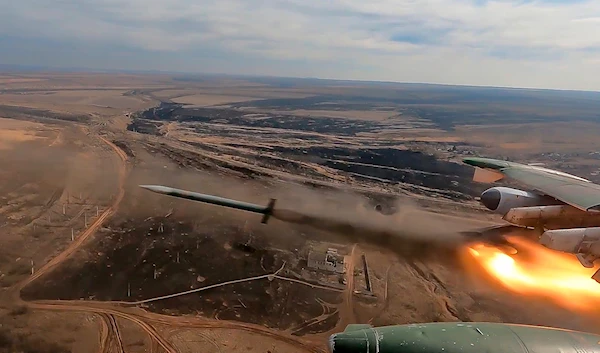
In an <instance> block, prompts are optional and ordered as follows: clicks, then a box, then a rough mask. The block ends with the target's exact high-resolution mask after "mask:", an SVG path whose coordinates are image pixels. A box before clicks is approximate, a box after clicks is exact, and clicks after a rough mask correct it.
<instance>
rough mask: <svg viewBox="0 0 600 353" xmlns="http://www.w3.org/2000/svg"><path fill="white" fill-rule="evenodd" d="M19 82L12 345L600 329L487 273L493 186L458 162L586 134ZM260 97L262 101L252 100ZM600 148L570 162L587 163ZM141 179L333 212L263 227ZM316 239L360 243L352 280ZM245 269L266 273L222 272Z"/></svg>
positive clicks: (252, 346) (108, 84)
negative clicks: (473, 258) (486, 189)
mask: <svg viewBox="0 0 600 353" xmlns="http://www.w3.org/2000/svg"><path fill="white" fill-rule="evenodd" d="M0 82H2V84H3V85H4V86H5V87H4V88H3V91H2V92H1V94H0V116H3V117H6V118H2V119H0V200H1V201H2V202H1V203H0V233H1V234H2V237H1V238H0V285H1V286H2V289H1V291H0V324H1V325H2V326H1V329H2V330H0V338H3V339H2V340H0V342H8V343H4V344H6V345H9V346H10V347H11V348H12V349H13V350H19V349H21V350H25V349H29V348H30V347H34V348H32V349H37V350H31V351H39V352H69V351H71V352H92V351H98V352H110V351H121V352H123V351H127V352H147V351H161V350H162V351H166V352H192V351H199V350H201V351H219V352H221V351H223V350H225V349H228V350H232V349H233V350H240V349H241V350H248V351H257V352H258V351H260V352H278V351H283V350H285V351H291V352H296V351H297V352H323V351H324V350H325V347H326V342H327V341H326V338H327V335H329V334H331V333H333V332H337V331H340V330H343V329H344V327H345V325H347V324H350V323H372V324H374V325H389V324H403V323H410V322H430V321H459V320H460V321H497V322H514V323H525V324H539V325H549V326H558V327H564V328H572V329H583V330H587V331H590V330H591V331H594V329H593V327H598V326H597V323H598V322H597V319H595V317H594V315H582V314H581V313H575V312H570V311H569V310H568V309H566V308H564V307H561V306H559V305H557V304H555V303H554V302H552V301H550V300H547V299H542V298H537V297H523V296H521V295H517V294H515V293H512V292H510V291H508V290H506V289H503V288H502V287H500V286H499V285H498V284H497V283H494V282H493V281H491V280H490V279H489V278H486V277H485V276H483V275H482V274H481V273H477V271H469V269H470V268H471V269H472V268H473V267H474V263H472V262H469V261H468V260H467V259H466V258H465V256H464V255H465V254H464V247H462V246H461V245H460V244H459V243H458V242H455V241H454V239H455V238H454V236H455V234H456V232H457V231H458V230H467V229H471V228H476V227H481V226H483V225H489V224H495V223H499V219H498V217H496V216H493V215H491V214H489V213H487V212H485V211H484V210H483V208H482V207H481V206H480V205H479V204H478V203H477V202H475V201H474V200H473V196H476V195H478V194H479V193H480V192H481V191H482V190H483V189H482V186H480V185H475V184H473V183H471V181H470V180H469V178H470V174H469V172H470V169H469V168H468V167H465V166H464V165H460V164H457V163H453V162H451V161H455V160H457V159H459V158H461V156H465V155H470V154H469V153H480V152H485V151H492V150H496V152H497V149H500V150H501V153H504V154H506V155H511V154H512V155H517V154H519V153H521V154H520V155H526V154H528V155H531V154H535V153H545V152H548V151H550V148H551V147H552V146H557V144H559V143H563V144H564V145H565V146H568V147H569V148H568V150H569V151H570V150H571V149H573V150H576V148H577V145H576V141H575V140H573V136H575V135H576V134H577V133H578V132H577V131H578V130H577V129H576V128H573V129H571V130H561V131H563V132H562V133H560V132H557V133H556V134H554V135H549V134H545V135H544V136H542V137H540V139H534V140H532V141H527V144H525V145H524V142H523V141H522V140H521V139H520V138H518V137H516V134H517V133H518V129H511V128H506V129H505V130H500V132H498V129H497V127H490V126H483V127H482V126H477V127H474V126H459V127H457V128H456V129H454V130H453V131H445V130H442V129H439V128H433V127H432V126H431V124H430V123H429V122H427V121H425V120H423V119H419V118H415V117H409V116H406V117H405V116H403V115H402V114H400V115H398V112H390V108H389V107H385V106H384V104H383V103H382V104H381V107H380V109H381V110H380V111H374V110H360V109H358V108H356V107H349V108H347V109H345V110H335V109H332V110H327V109H326V108H319V109H304V108H298V107H296V108H293V109H292V108H291V109H289V110H282V109H267V108H265V107H257V108H256V109H254V108H249V107H248V106H250V105H252V104H258V105H260V104H262V103H260V101H261V100H262V99H295V98H298V99H300V98H302V99H304V98H307V97H308V98H310V97H312V95H317V94H324V93H326V94H330V95H333V94H343V93H344V92H347V91H352V92H355V91H354V89H353V88H352V87H332V88H323V87H316V88H315V87H313V88H311V87H307V86H301V87H291V88H275V87H271V86H268V85H265V84H259V83H256V82H254V83H251V82H242V81H239V80H230V81H218V80H215V79H207V80H205V81H178V80H176V79H173V78H170V77H166V76H136V75H113V76H110V75H101V74H97V75H96V74H94V75H92V74H63V75H51V74H43V75H42V74H23V75H18V76H15V75H3V76H1V77H0ZM161 101H162V103H163V104H161V105H159V104H160V102H161ZM241 101H245V103H244V102H242V103H244V104H246V105H248V106H246V107H235V104H238V103H240V102H241ZM183 102H187V103H190V104H194V105H197V106H202V107H182V106H179V105H177V103H183ZM256 102H259V103H256ZM3 107H4V108H3ZM171 109H173V110H171ZM392 110H393V109H392ZM45 111H49V112H45ZM73 113H75V114H78V115H77V117H78V118H77V119H73V117H72V116H71V115H67V114H73ZM131 113H134V114H131ZM390 116H393V118H392V119H387V118H390ZM557 126H558V125H557ZM582 126H583V125H582ZM556 131H558V130H556ZM588 131H593V130H591V128H590V129H589V130H588ZM583 136H584V137H585V141H588V139H589V138H591V137H589V136H588V135H583ZM590 136H591V135H590ZM490 141H494V142H493V143H491V142H490ZM532 144H533V145H535V146H533V145H532ZM532 146H533V147H532ZM525 147H526V149H524V148H525ZM534 147H535V148H534ZM536 148H537V150H536ZM586 148H587V147H586ZM515 151H516V152H515ZM538 156H541V155H540V154H538ZM586 158H590V159H585V158H579V159H575V158H573V159H571V160H570V162H569V163H570V164H572V165H573V166H575V168H581V169H578V170H586V169H585V168H587V167H589V166H591V165H592V162H593V159H591V158H592V157H586ZM547 160H548V161H550V162H552V159H551V158H550V157H548V159H547ZM140 184H165V185H170V186H174V187H179V188H185V189H191V190H196V191H199V192H206V193H211V194H218V195H219V196H224V197H231V198H235V199H239V200H243V201H247V202H255V203H258V204H266V202H267V201H268V199H269V198H271V197H274V198H277V200H278V201H277V207H278V209H279V210H284V211H286V210H287V211H290V210H291V211H298V212H305V213H306V214H307V215H310V217H312V218H311V219H312V220H313V222H312V226H310V225H308V224H297V222H294V221H293V217H291V218H290V217H289V213H288V218H287V220H288V221H289V222H285V221H284V220H286V217H284V216H280V217H279V218H277V217H274V218H273V219H272V220H270V221H269V223H268V224H261V223H260V217H261V216H260V215H257V214H252V213H244V212H241V211H238V210H230V209H223V208H218V207H216V206H211V205H204V204H196V203H192V202H189V201H184V200H177V199H174V198H170V197H168V196H164V195H157V194H153V193H151V192H149V191H146V190H143V189H141V188H139V187H138V185H140ZM377 204H378V205H380V206H381V205H382V206H383V208H384V211H382V212H376V211H374V206H375V205H377ZM281 214H283V215H285V212H282V213H281ZM323 220H325V221H326V222H321V221H323ZM340 220H346V221H347V220H351V221H352V222H350V225H348V224H345V225H343V226H340V224H339V221H340ZM319 222H321V223H319ZM336 222H338V223H336ZM353 222H354V223H353ZM317 223H319V224H317ZM365 225H366V226H365ZM357 229H358V231H357ZM390 234H391V236H390ZM315 242H317V243H319V242H325V243H324V244H334V245H331V246H339V247H340V249H341V248H344V249H352V250H349V254H348V255H347V258H346V259H347V264H346V265H347V266H348V267H347V268H348V272H347V274H346V275H345V277H344V278H343V279H344V281H341V279H340V281H337V279H336V280H330V281H329V282H327V280H326V278H325V277H324V276H323V275H322V274H321V275H319V274H318V273H317V274H315V273H313V272H310V271H309V270H307V267H308V266H307V260H306V258H307V251H308V249H309V246H310V244H314V243H315ZM335 244H337V245H335ZM327 246H329V245H327ZM363 254H364V255H365V256H366V259H367V261H368V264H369V274H370V277H371V280H372V294H371V295H365V294H361V293H355V291H358V292H361V291H363V290H366V282H365V275H364V270H363V267H362V260H361V256H362V255H363ZM32 272H33V274H32ZM273 273H277V275H278V276H280V277H277V278H270V277H268V276H267V275H272V274H273ZM307 273H310V276H309V275H307ZM311 276H312V277H311ZM319 276H321V277H319ZM254 277H258V278H254ZM237 280H248V281H247V282H240V283H232V284H229V285H224V286H219V285H220V284H221V283H223V282H226V281H237ZM342 283H345V284H342ZM211 285H215V286H218V287H215V288H213V289H203V288H204V287H206V286H211ZM186 291H192V292H191V293H189V294H181V292H184V293H185V292H186ZM165 295H173V296H172V297H169V298H164V299H161V296H165ZM592 314H593V313H592ZM40 347H45V348H40ZM4 348H6V347H0V351H1V349H4Z"/></svg>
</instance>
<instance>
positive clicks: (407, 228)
mask: <svg viewBox="0 0 600 353" xmlns="http://www.w3.org/2000/svg"><path fill="white" fill-rule="evenodd" d="M140 184H151V185H152V184H154V185H164V186H170V187H174V188H179V189H184V190H190V191H195V192H200V193H205V194H210V195H216V196H220V197H226V198H231V199H234V200H240V201H245V202H251V203H256V204H259V205H266V204H267V202H268V200H269V199H270V198H274V199H276V200H277V201H276V205H275V209H274V210H273V214H272V217H271V218H270V219H269V224H268V225H262V224H260V219H261V217H262V215H259V214H254V213H250V212H245V211H240V210H235V209H230V208H224V207H220V206H216V205H209V204H203V203H199V202H193V201H189V200H184V199H178V198H175V197H170V196H166V195H160V194H156V193H152V192H150V191H147V190H144V189H142V188H140V187H139V185H140ZM127 192H128V194H129V196H130V197H129V199H130V200H129V202H132V203H133V204H131V205H130V207H127V208H128V209H131V210H132V212H142V213H143V214H145V215H146V217H147V216H149V215H151V214H157V213H162V214H168V213H169V212H173V211H174V210H175V211H176V212H177V214H178V216H182V217H186V218H187V217H193V218H194V219H195V221H202V222H204V221H208V220H211V221H213V222H215V223H212V225H213V226H216V225H217V224H216V223H223V224H227V223H228V224H232V223H233V224H244V223H247V224H251V227H252V228H253V230H255V229H256V228H261V231H259V233H261V236H265V237H270V238H274V237H277V238H280V239H279V240H282V239H281V238H286V237H287V239H288V240H290V241H291V240H292V239H290V236H291V235H292V234H295V235H298V233H304V234H307V233H312V234H309V235H308V237H311V238H318V239H321V240H325V241H332V242H346V243H349V242H358V243H368V244H372V245H377V246H381V247H385V248H386V249H388V250H392V251H394V252H395V253H397V254H399V255H401V256H403V257H412V256H415V257H419V258H423V257H424V256H428V254H432V255H433V256H439V254H440V252H439V251H437V252H436V251H434V250H441V251H444V250H445V251H449V252H453V251H454V250H456V249H458V248H459V247H460V246H461V245H463V244H464V243H465V238H464V237H463V236H462V235H461V234H460V232H461V231H463V230H466V229H468V225H466V224H465V222H464V220H462V219H458V218H451V217H444V216H443V215H440V214H436V213H432V212H427V211H425V210H423V209H421V208H420V207H419V206H418V205H417V204H416V203H414V202H412V201H411V200H410V199H408V198H401V199H399V200H397V202H396V206H395V208H396V209H397V210H398V211H397V212H396V213H394V214H392V215H384V214H381V213H379V212H377V211H376V210H375V209H374V206H375V204H376V203H375V202H373V201H371V200H369V199H368V198H367V197H365V196H363V195H360V194H358V193H356V192H353V191H351V190H341V191H339V190H318V189H313V188H310V187H307V186H304V185H301V184H296V183H283V182H271V183H266V182H259V181H256V180H252V179H242V178H239V179H237V178H233V177H226V176H219V175H215V173H214V172H213V173H205V172H197V173H193V172H186V171H184V170H183V169H180V168H178V167H177V166H175V165H173V164H172V163H171V162H170V161H168V160H166V159H159V158H156V156H153V158H152V159H150V160H149V161H148V162H145V163H143V164H142V165H138V166H136V170H134V171H132V173H131V174H130V177H129V181H128V191H127ZM232 219H235V221H234V222H232ZM278 221H279V222H278ZM291 227H295V229H294V231H292V230H291V229H292V228H291ZM472 228H474V227H472Z"/></svg>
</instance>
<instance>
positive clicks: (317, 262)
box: [307, 248, 345, 273]
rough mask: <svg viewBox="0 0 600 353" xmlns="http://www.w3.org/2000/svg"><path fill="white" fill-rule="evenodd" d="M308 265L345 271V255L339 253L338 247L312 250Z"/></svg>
mask: <svg viewBox="0 0 600 353" xmlns="http://www.w3.org/2000/svg"><path fill="white" fill-rule="evenodd" d="M307 262H308V267H309V268H313V269H318V270H323V271H329V272H335V273H344V271H345V267H344V256H342V255H340V254H338V252H337V249H334V248H329V249H327V251H326V252H318V251H310V252H309V253H308V260H307Z"/></svg>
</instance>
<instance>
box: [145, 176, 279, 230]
mask: <svg viewBox="0 0 600 353" xmlns="http://www.w3.org/2000/svg"><path fill="white" fill-rule="evenodd" d="M140 187H141V188H144V189H146V190H150V191H152V192H156V193H159V194H163V195H169V196H173V197H179V198H182V199H188V200H192V201H198V202H204V203H210V204H213V205H219V206H224V207H230V208H235V209H238V210H244V211H249V212H254V213H260V214H262V215H263V217H262V220H261V223H267V221H268V219H269V218H270V217H271V215H272V214H273V208H274V207H275V199H271V200H270V201H269V204H268V205H267V206H261V205H257V204H253V203H249V202H243V201H237V200H232V199H227V198H224V197H219V196H214V195H208V194H201V193H199V192H193V191H187V190H182V189H176V188H172V187H168V186H162V185H140Z"/></svg>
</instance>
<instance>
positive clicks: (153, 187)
mask: <svg viewBox="0 0 600 353" xmlns="http://www.w3.org/2000/svg"><path fill="white" fill-rule="evenodd" d="M139 187H141V188H142V189H146V190H150V191H154V192H158V193H161V194H166V193H168V192H169V191H171V188H168V187H166V186H161V185H139Z"/></svg>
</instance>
